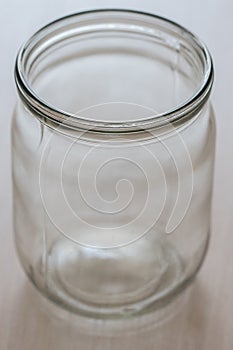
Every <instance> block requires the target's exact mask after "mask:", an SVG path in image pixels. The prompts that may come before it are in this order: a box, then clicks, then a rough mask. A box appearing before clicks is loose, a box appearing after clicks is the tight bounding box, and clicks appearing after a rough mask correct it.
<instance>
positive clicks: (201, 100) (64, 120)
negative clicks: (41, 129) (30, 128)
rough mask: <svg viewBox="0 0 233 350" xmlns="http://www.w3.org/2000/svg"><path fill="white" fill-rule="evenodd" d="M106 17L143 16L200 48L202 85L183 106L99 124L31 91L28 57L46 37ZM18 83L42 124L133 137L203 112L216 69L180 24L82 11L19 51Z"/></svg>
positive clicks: (40, 32)
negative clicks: (80, 21) (62, 27)
mask: <svg viewBox="0 0 233 350" xmlns="http://www.w3.org/2000/svg"><path fill="white" fill-rule="evenodd" d="M105 13H109V14H110V13H114V14H116V13H118V14H119V15H121V14H131V15H136V16H142V17H145V18H148V19H149V18H150V19H154V20H157V21H160V22H161V23H163V24H167V25H170V26H171V27H172V29H173V30H176V31H179V32H180V33H182V34H183V35H184V36H185V39H186V40H189V41H190V43H191V44H192V45H193V48H194V50H197V49H195V47H194V45H196V47H197V48H198V50H199V51H200V52H199V54H200V53H201V54H202V56H203V59H204V70H203V78H204V79H203V81H202V84H201V85H200V86H199V88H198V89H197V91H195V93H194V94H193V95H192V96H191V97H190V98H189V99H188V100H185V101H184V102H182V103H181V104H180V105H179V106H176V107H174V108H172V109H171V110H168V111H165V112H162V113H159V114H156V115H152V116H150V117H147V118H144V119H136V120H130V121H126V122H124V123H123V122H122V121H102V120H101V121H100V120H93V119H88V118H83V117H80V116H77V115H76V114H73V113H70V112H67V111H64V110H61V109H59V108H56V107H55V106H53V105H50V104H49V103H47V102H46V101H44V100H43V99H42V98H41V97H40V96H39V95H38V94H37V93H36V92H35V91H34V90H33V88H32V86H31V85H30V83H29V81H28V77H27V74H26V72H25V65H26V64H27V62H28V57H29V55H30V53H31V51H32V49H33V48H34V46H36V45H39V44H38V43H39V42H40V40H41V39H43V37H45V35H47V34H48V33H49V32H50V31H51V30H52V28H53V27H56V26H57V25H59V24H61V23H65V22H67V21H69V20H72V19H75V18H78V19H79V18H80V17H82V16H85V15H90V14H105ZM14 73H15V82H16V86H17V90H18V93H19V95H20V97H21V98H22V100H23V101H24V103H25V104H26V106H27V107H28V108H29V110H31V111H32V112H33V113H34V114H36V115H37V116H38V117H39V118H40V119H42V120H49V121H50V122H52V123H55V124H57V125H61V124H62V125H64V126H66V127H69V128H74V129H79V130H80V129H81V130H89V131H93V132H95V131H97V132H101V133H102V132H103V133H115V132H116V133H119V132H120V133H129V132H130V133H131V132H138V131H140V130H149V129H153V128H156V127H161V126H163V125H167V124H169V123H175V122H177V121H180V120H181V119H184V117H186V118H187V117H192V116H193V115H194V114H196V113H197V112H198V111H200V110H201V108H202V107H203V105H204V104H205V102H206V101H207V99H208V97H209V95H210V92H211V88H212V85H213V78H214V69H213V61H212V57H211V55H210V53H209V51H208V49H207V47H206V45H205V44H204V43H203V42H202V41H201V40H200V39H199V38H198V37H197V36H196V35H194V34H193V33H191V32H190V31H189V30H187V29H186V28H184V27H183V26H181V25H179V24H177V23H176V22H174V21H171V20H170V19H167V18H164V17H161V16H158V15H155V14H152V13H148V12H142V11H136V10H131V9H115V8H113V9H111V8H109V9H94V10H88V11H81V12H77V13H74V14H70V15H67V16H64V17H61V18H59V19H57V20H55V21H53V22H50V23H49V24H47V25H46V26H44V27H42V28H41V29H40V30H38V31H37V32H36V33H35V34H34V35H33V36H32V37H31V38H30V39H29V40H28V41H27V42H26V43H25V44H24V45H23V46H22V47H21V49H20V50H19V52H18V55H17V57H16V62H15V71H14Z"/></svg>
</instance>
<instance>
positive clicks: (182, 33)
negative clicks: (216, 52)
mask: <svg viewBox="0 0 233 350" xmlns="http://www.w3.org/2000/svg"><path fill="white" fill-rule="evenodd" d="M119 33H120V34H119ZM98 35H99V38H98V37H97V36H98ZM116 35H118V36H119V38H121V40H122V42H123V41H124V40H125V38H126V37H127V40H128V41H127V43H128V42H129V39H131V41H132V42H133V41H134V42H136V39H137V40H138V42H139V40H141V42H142V45H141V47H144V51H146V50H148V52H149V50H151V52H149V53H148V55H149V56H150V57H151V58H152V59H153V57H152V55H153V52H152V51H153V50H154V49H153V48H154V47H155V46H156V45H157V47H158V48H159V50H160V52H163V50H165V51H166V50H167V51H166V52H165V54H164V56H163V57H162V59H163V60H164V61H165V59H167V57H168V54H167V53H169V55H170V56H171V59H170V61H168V65H169V67H170V69H171V71H172V74H173V76H174V75H175V74H180V75H182V74H183V75H184V76H186V77H187V78H186V79H189V77H194V78H193V81H194V80H195V81H194V84H193V85H194V87H193V89H192V91H191V94H190V96H188V97H187V96H185V98H184V100H183V101H181V103H179V104H178V105H176V104H174V106H173V105H171V106H170V108H168V109H167V110H166V109H165V110H163V111H162V112H154V113H153V109H152V113H151V115H150V116H147V117H143V118H137V119H129V120H119V121H118V120H113V121H112V120H100V119H99V118H94V119H93V118H92V119H90V118H89V117H88V116H87V117H86V116H82V115H80V114H79V113H73V112H68V111H66V110H65V109H63V108H59V107H57V106H56V105H55V104H52V103H50V102H49V101H47V99H44V98H42V97H41V96H40V93H39V92H38V91H37V90H36V89H35V86H34V82H35V80H36V79H37V76H39V75H40V74H42V73H43V74H44V75H45V76H46V75H47V76H48V75H49V74H50V71H49V69H48V68H49V67H50V66H51V65H52V64H53V63H54V62H53V56H52V55H53V52H54V51H56V50H58V51H59V49H60V48H64V47H70V48H71V47H72V45H73V43H74V42H76V41H78V45H81V44H80V43H81V42H85V40H86V38H90V37H92V38H93V37H94V36H96V38H97V41H96V43H97V44H98V43H100V38H102V39H101V40H103V38H106V37H107V36H109V37H110V38H111V43H113V44H111V45H112V46H111V50H112V51H113V52H114V49H115V50H117V47H118V46H117V45H118V44H117V41H116V43H115V42H114V40H113V39H112V38H115V37H116ZM146 42H149V43H150V47H149V46H148V49H147V47H146V45H145V44H143V43H146ZM96 43H95V45H97V44H96ZM109 43H110V41H108V40H107V39H106V46H107V45H110V44H109ZM98 45H99V44H98ZM114 45H115V46H114ZM134 45H135V44H134ZM79 47H81V46H74V49H73V51H77V49H78V50H79ZM121 49H122V48H121ZM133 50H135V48H133ZM141 50H142V51H143V48H142V49H141ZM171 53H172V54H171ZM63 54H64V55H63ZM70 54H71V53H70V51H69V50H66V52H65V53H64V52H63V51H61V53H60V57H61V60H64V61H65V60H66V59H67V57H68V55H70ZM72 54H73V52H72ZM85 54H87V52H86V53H85ZM62 55H63V56H62ZM49 57H50V59H48V58H49ZM156 57H157V56H156ZM159 59H160V60H161V57H160V58H159ZM152 75H153V74H152ZM58 79H59V78H58ZM152 79H153V76H152ZM154 79H156V76H155V77H154ZM15 80H16V85H17V89H18V92H19V95H20V97H21V99H22V100H23V102H24V103H25V104H26V106H27V108H28V109H30V110H31V111H32V112H33V114H35V115H36V116H37V117H38V118H39V119H41V120H42V121H43V122H45V123H47V124H49V125H50V126H52V127H56V126H60V125H63V126H64V127H67V128H72V129H78V130H91V131H93V132H98V133H107V134H109V133H132V132H139V131H140V130H151V129H155V128H160V127H162V126H166V125H168V124H169V123H172V124H176V123H180V122H182V121H185V120H187V119H190V118H192V117H193V116H195V115H197V113H198V112H199V111H200V110H201V109H202V108H203V106H204V104H205V103H206V101H207V100H208V98H209V95H210V92H211V88H212V84H213V64H212V59H211V56H210V54H209V52H208V50H207V48H206V46H205V45H204V44H203V43H202V42H201V41H200V40H199V39H198V38H197V37H196V36H194V35H193V34H192V33H190V32H189V31H188V30H186V29H185V28H183V27H181V26H179V25H178V24H176V23H174V22H171V21H169V20H167V19H164V18H161V17H158V16H155V15H152V14H147V13H142V12H137V11H130V10H96V11H87V12H81V13H77V14H74V15H71V16H67V17H64V18H62V19H59V20H57V21H55V22H52V23H51V24H49V25H47V26H46V27H44V28H42V29H41V30H39V31H38V32H37V33H36V34H35V35H34V36H32V37H31V38H30V39H29V41H28V42H27V43H26V44H25V45H24V46H23V47H22V48H21V50H20V51H19V53H18V56H17V59H16V65H15ZM190 80H191V79H190ZM167 88H168V89H169V88H170V85H169V84H168V87H167ZM61 98H62V96H61ZM164 99H166V96H164Z"/></svg>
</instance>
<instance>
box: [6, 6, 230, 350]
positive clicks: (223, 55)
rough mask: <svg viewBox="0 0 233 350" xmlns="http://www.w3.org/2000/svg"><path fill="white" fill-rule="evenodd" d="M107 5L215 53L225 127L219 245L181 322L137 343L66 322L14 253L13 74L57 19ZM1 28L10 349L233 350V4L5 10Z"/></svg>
mask: <svg viewBox="0 0 233 350" xmlns="http://www.w3.org/2000/svg"><path fill="white" fill-rule="evenodd" d="M106 4H107V7H121V6H123V7H128V8H130V7H131V8H134V9H141V10H144V11H153V12H154V13H157V14H160V15H163V16H166V17H169V18H171V19H173V20H175V21H177V22H179V23H181V24H183V25H184V26H186V27H188V28H189V29H190V30H192V31H193V32H195V33H196V34H198V35H199V36H200V37H201V38H202V39H203V40H204V41H205V42H206V43H207V45H208V47H209V49H210V51H211V53H212V55H213V58H214V62H215V71H216V75H215V85H214V91H213V95H212V101H213V105H214V109H215V113H216V119H217V152H216V170H215V183H214V199H213V225H212V226H213V230H212V239H211V243H210V247H209V251H208V255H207V258H206V260H205V263H204V266H203V268H202V270H201V272H200V273H199V276H198V278H197V280H196V281H195V284H194V287H193V289H192V291H191V293H190V296H189V299H188V300H187V301H186V302H185V303H183V304H182V305H181V306H180V309H179V311H178V312H177V314H175V315H174V316H173V317H171V318H169V319H168V320H167V321H164V322H163V323H161V324H158V325H157V326H154V327H153V328H151V329H147V330H141V331H140V332H139V328H141V327H140V325H139V327H138V331H137V332H136V333H130V334H128V333H124V334H121V335H119V334H118V335H117V334H115V335H112V336H111V335H109V334H107V331H103V332H102V333H98V332H96V328H95V327H96V326H94V325H93V326H90V327H89V331H85V330H83V327H81V326H80V324H78V323H77V324H75V325H74V324H73V321H72V320H70V319H69V315H68V317H64V318H58V317H57V316H56V315H54V314H53V313H50V312H47V307H45V308H44V307H42V306H41V304H40V303H39V301H38V300H39V298H38V295H37V294H36V292H35V291H34V290H33V288H32V287H31V285H30V284H29V282H27V279H26V277H25V275H24V273H23V271H22V268H21V267H20V265H19V263H18V260H17V257H16V253H15V249H14V243H13V238H12V219H11V202H12V199H11V172H10V119H11V113H12V109H13V105H14V101H15V99H16V91H15V88H14V82H13V65H14V58H15V54H16V52H17V50H18V48H19V46H20V45H21V44H22V43H23V42H24V41H25V40H26V39H27V38H28V37H29V36H30V35H31V34H32V33H33V32H34V31H35V30H36V29H38V28H39V27H41V26H42V25H44V24H45V23H47V22H49V21H51V20H52V19H55V18H57V17H60V16H62V15H65V14H68V13H71V12H74V11H77V10H80V9H84V8H92V7H95V8H96V7H101V6H102V7H103V6H105V5H106ZM0 26H1V31H0V41H1V46H0V50H1V51H0V52H1V54H0V70H1V74H0V77H1V88H0V112H1V113H0V133H1V137H0V154H1V170H0V189H1V191H0V201H1V207H0V208H1V209H0V237H1V244H0V349H1V350H6V349H7V350H32V349H33V350H39V349H40V350H42V349H43V350H48V349H49V350H62V349H64V350H73V349H78V350H89V349H95V350H109V349H113V350H115V349H119V350H120V349H121V350H128V349H130V350H133V349H134V350H139V349H143V350H160V349H161V350H166V349H169V350H170V349H171V350H194V349H195V350H196V349H197V350H210V349H211V350H231V349H233V232H232V226H233V157H232V154H233V118H232V113H231V109H232V108H231V103H232V102H233V87H232V86H233V64H232V63H233V41H232V35H233V1H232V0H211V1H210V0H196V1H182V0H177V1H171V0H158V1H153V0H151V1H149V0H143V1H142V0H141V1H140V0H139V1H136V0H135V1H131V0H129V1H127V0H124V1H111V0H108V1H101V0H98V1H89V0H85V1H77V0H76V1H72V0H66V1H61V0H56V1H55V0H53V1H48V2H46V1H45V0H41V1H37V0H33V1H29V0H21V1H16V0H15V1H13V0H8V1H7V2H4V3H3V1H1V11H0ZM171 314H172V312H171ZM81 324H82V322H81ZM91 327H93V329H92V328H91Z"/></svg>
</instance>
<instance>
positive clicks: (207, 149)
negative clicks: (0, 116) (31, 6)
mask: <svg viewBox="0 0 233 350" xmlns="http://www.w3.org/2000/svg"><path fill="white" fill-rule="evenodd" d="M15 80H16V85H17V89H18V93H19V97H20V99H19V101H18V103H17V105H16V109H15V113H14V116H13V122H12V144H13V146H12V152H13V191H14V230H15V241H16V247H17V251H18V254H19V257H20V260H21V262H22V265H23V267H24V269H25V271H26V273H27V275H28V276H29V278H30V280H31V281H32V282H33V284H34V285H35V286H36V287H37V288H38V290H40V291H41V292H42V293H43V294H44V295H45V296H47V297H48V298H49V299H51V300H52V301H54V302H55V303H57V304H59V305H61V306H62V307H63V308H66V309H68V310H70V311H72V312H74V313H78V314H80V315H84V316H88V317H94V318H95V317H98V318H105V319H106V318H109V319H111V318H112V319H115V318H121V317H133V316H136V315H141V314H144V313H149V312H152V311H154V310H157V309H159V308H161V307H163V306H165V305H166V304H168V303H169V302H170V301H171V300H173V298H174V297H175V296H176V295H177V294H179V293H181V292H182V291H183V290H184V289H185V288H186V287H187V286H188V284H189V283H190V282H191V281H192V280H193V278H194V277H195V275H196V273H197V271H198V269H199V268H200V266H201V264H202V261H203V258H204V256H205V254H206V249H207V245H208V239H209V233H210V204H211V192H212V177H213V161H214V144H215V123H214V116H213V111H212V108H211V105H210V102H209V95H210V91H211V87H212V83H213V65H212V60H211V57H210V54H209V52H208V50H207V48H206V47H205V45H204V44H203V43H202V42H201V41H200V40H199V39H198V38H197V37H196V36H194V35H193V34H191V33H190V32H189V31H187V30H186V29H184V28H183V27H181V26H179V25H177V24H175V23H173V22H171V21H169V20H167V19H164V18H161V17H158V16H155V15H151V14H146V13H139V12H135V11H128V10H127V11H125V10H98V11H88V12H82V13H78V14H74V15H71V16H68V17H65V18H62V19H59V20H57V21H55V22H53V23H51V24H49V25H47V26H46V27H44V28H42V29H41V30H39V31H38V32H37V33H36V34H35V35H33V36H32V37H31V38H30V40H29V41H28V42H27V43H26V44H25V45H24V46H23V47H22V48H21V50H20V51H19V54H18V56H17V60H16V66H15Z"/></svg>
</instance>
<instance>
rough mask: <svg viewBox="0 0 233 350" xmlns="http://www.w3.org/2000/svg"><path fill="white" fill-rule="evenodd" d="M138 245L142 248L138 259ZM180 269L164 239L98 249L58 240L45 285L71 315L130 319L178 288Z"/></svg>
mask: <svg viewBox="0 0 233 350" xmlns="http://www.w3.org/2000/svg"><path fill="white" fill-rule="evenodd" d="M137 249H138V250H140V251H142V249H143V252H144V254H143V255H140V258H139V256H138V254H137ZM183 269H184V268H183V264H182V260H181V258H180V256H179V254H178V252H177V250H176V249H175V247H174V246H173V245H172V244H171V243H169V242H168V241H167V240H158V242H157V244H156V245H151V242H150V241H149V240H148V241H147V240H143V241H138V242H137V244H136V246H135V245H134V246H133V247H132V246H130V245H129V246H125V247H122V248H117V249H110V250H109V249H103V250H99V249H93V248H86V247H83V246H78V245H77V244H74V243H72V242H68V241H67V240H63V239H62V240H59V241H57V242H56V243H55V244H54V245H53V247H52V249H51V250H50V254H49V256H48V260H47V268H46V270H47V272H46V287H47V288H46V289H47V293H48V294H49V297H50V299H52V300H53V301H55V302H56V303H58V304H60V305H61V306H63V307H65V308H66V309H69V310H70V311H72V312H74V313H78V314H82V315H84V316H88V317H94V318H119V317H130V316H133V315H138V314H141V313H143V310H144V309H148V310H149V311H150V310H153V308H154V305H155V304H158V303H159V302H160V301H161V300H162V299H164V297H166V295H168V294H170V293H172V291H173V290H176V289H177V286H178V285H179V284H180V281H181V279H182V276H181V275H182V273H183Z"/></svg>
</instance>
